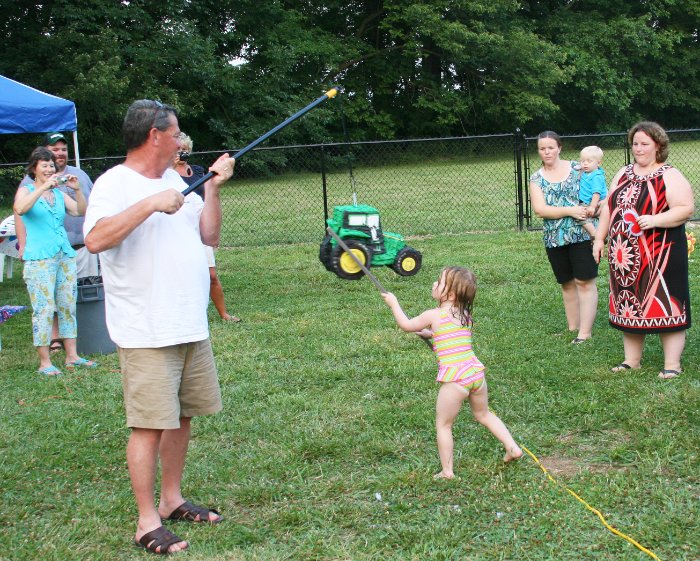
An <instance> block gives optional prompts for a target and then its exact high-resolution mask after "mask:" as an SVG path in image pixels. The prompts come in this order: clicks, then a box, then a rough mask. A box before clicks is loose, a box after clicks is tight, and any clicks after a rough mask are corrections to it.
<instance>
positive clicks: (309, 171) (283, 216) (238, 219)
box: [0, 129, 700, 246]
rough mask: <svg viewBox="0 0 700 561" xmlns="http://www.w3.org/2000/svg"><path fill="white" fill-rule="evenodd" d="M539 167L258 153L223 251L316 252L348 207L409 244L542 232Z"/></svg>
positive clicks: (614, 151) (693, 151) (453, 147)
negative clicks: (534, 196)
mask: <svg viewBox="0 0 700 561" xmlns="http://www.w3.org/2000/svg"><path fill="white" fill-rule="evenodd" d="M668 132H669V137H670V138H671V156H670V158H669V163H671V164H673V165H675V166H676V167H678V168H679V169H680V170H681V171H682V172H683V174H684V175H685V176H686V177H687V178H688V180H689V181H690V183H691V185H692V186H693V187H694V191H695V197H696V214H695V216H694V217H693V219H695V220H697V219H698V218H700V129H689V130H678V131H668ZM195 141H196V139H195ZM562 142H563V144H564V149H563V151H562V158H564V159H577V158H578V153H579V151H580V149H581V148H583V147H584V146H588V145H591V144H595V145H598V146H600V147H601V148H603V150H604V151H605V158H604V161H603V166H604V168H605V170H606V173H607V179H608V181H610V179H612V176H613V175H614V174H615V173H616V172H617V170H618V169H619V168H620V167H622V166H623V165H625V164H627V163H629V161H630V156H631V154H630V149H629V146H628V145H627V140H626V133H610V134H591V135H576V136H564V137H562ZM234 152H235V150H230V153H232V154H233V153H234ZM220 153H221V152H218V151H217V152H213V151H207V152H194V153H193V154H192V156H191V158H190V162H191V163H194V164H199V165H202V166H203V167H204V168H205V169H206V168H207V167H208V166H209V165H210V164H211V163H212V162H213V161H214V160H215V159H216V157H218V155H219V154H220ZM122 160H123V158H122V157H108V158H87V159H84V160H81V166H82V167H83V168H84V169H85V170H86V172H87V173H88V174H89V175H90V176H91V177H93V178H96V177H98V176H99V175H100V174H101V173H103V172H104V171H105V170H106V169H108V168H110V167H112V166H114V165H116V164H117V163H119V162H121V161H122ZM539 166H540V162H539V158H538V155H537V142H536V138H534V137H525V136H523V135H521V134H519V133H517V132H516V133H514V134H500V135H488V136H476V137H459V138H439V139H417V140H400V141H379V142H359V143H337V144H316V145H305V146H284V147H265V148H257V149H255V150H252V151H251V152H248V153H247V154H246V155H245V157H243V158H241V160H240V161H239V162H237V164H236V171H235V174H234V178H233V180H232V181H231V182H229V183H228V184H227V185H226V187H225V188H224V189H223V190H222V205H223V211H224V221H223V226H222V236H221V245H222V246H264V245H270V244H284V243H302V242H312V241H319V242H320V241H321V239H322V238H323V234H324V228H325V219H326V218H327V216H328V214H332V211H333V207H334V206H336V205H345V204H351V203H352V202H353V201H354V200H356V201H357V203H359V204H368V205H371V206H374V207H376V208H378V209H379V211H380V213H381V215H382V225H383V227H384V228H385V229H386V230H388V231H391V232H397V233H400V234H403V235H405V236H421V235H430V234H450V233H466V232H476V231H498V230H501V231H502V230H512V231H516V230H521V229H539V228H541V227H542V221H541V220H540V219H539V218H537V217H536V216H534V214H533V213H532V209H531V207H530V202H529V194H528V183H529V177H530V175H531V174H532V173H533V172H534V171H536V170H537V169H538V168H539ZM22 173H23V170H22V167H21V166H18V165H14V166H7V165H0V181H3V182H5V183H11V184H12V185H13V187H12V192H13V193H14V189H16V185H17V184H18V182H19V180H20V179H21V177H22ZM15 175H17V177H14V176H15ZM0 204H1V205H2V206H3V207H4V206H8V207H9V206H11V202H9V204H8V203H6V202H5V201H2V202H0Z"/></svg>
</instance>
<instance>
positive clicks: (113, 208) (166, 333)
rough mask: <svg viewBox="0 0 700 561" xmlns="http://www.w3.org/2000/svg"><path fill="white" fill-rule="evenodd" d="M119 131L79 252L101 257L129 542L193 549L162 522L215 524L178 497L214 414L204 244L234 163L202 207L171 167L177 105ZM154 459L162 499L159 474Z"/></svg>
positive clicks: (211, 184) (212, 516)
mask: <svg viewBox="0 0 700 561" xmlns="http://www.w3.org/2000/svg"><path fill="white" fill-rule="evenodd" d="M122 134H123V136H124V141H125V144H126V150H127V156H126V160H125V161H124V163H123V164H121V165H118V166H116V167H114V168H112V169H110V170H109V171H107V172H106V173H105V174H103V175H102V176H101V177H100V178H98V179H97V181H96V182H95V186H94V188H93V190H92V194H91V197H90V204H89V206H88V210H87V213H86V215H85V225H84V232H85V245H86V246H87V247H88V249H89V250H90V251H91V252H92V253H99V254H100V263H101V266H102V277H103V282H104V286H105V307H106V320H107V328H108V329H109V334H110V337H111V338H112V340H113V341H114V342H115V343H116V344H117V348H118V349H117V350H118V352H119V362H120V365H121V371H122V385H123V388H124V404H125V408H126V417H127V424H128V426H129V427H130V428H131V429H132V431H131V436H130V438H129V443H128V445H127V451H126V454H127V463H128V466H129V475H130V477H131V485H132V488H133V491H134V495H135V498H136V504H137V507H138V511H139V519H138V525H137V528H136V535H135V540H136V543H137V544H139V545H141V546H143V547H144V548H146V549H148V550H149V551H151V552H153V553H174V552H176V551H180V550H183V549H186V548H187V547H188V543H187V542H186V541H184V540H181V539H180V538H179V537H177V536H176V535H174V534H173V533H172V532H170V531H168V530H167V529H165V528H164V527H163V525H162V520H186V521H189V522H194V523H198V522H199V523H208V524H217V523H219V522H221V521H222V520H223V517H222V516H221V515H220V514H219V513H218V512H216V511H215V510H213V509H209V508H205V507H201V506H197V505H195V504H192V503H190V502H189V501H185V499H184V498H183V496H182V493H181V488H180V484H181V480H182V472H183V469H184V464H185V456H186V454H187V448H188V445H189V439H190V421H191V418H192V417H194V416H197V415H210V414H213V413H216V412H218V411H220V410H221V407H222V405H221V392H220V390H219V383H218V379H217V375H216V366H215V364H214V357H213V354H212V350H211V344H210V342H209V326H208V323H207V304H208V300H209V272H208V268H207V260H206V256H205V254H204V249H203V246H202V243H204V244H206V245H211V246H216V245H218V243H219V235H220V232H221V201H220V198H219V187H220V186H221V185H223V184H224V183H225V182H226V181H228V180H229V179H230V178H231V176H232V174H233V165H234V163H235V162H234V160H233V158H230V157H229V155H228V154H224V155H223V156H221V157H220V158H219V159H218V160H217V161H216V162H215V163H214V164H213V165H212V167H211V168H209V170H210V171H212V172H214V173H215V175H214V176H213V177H212V178H211V179H210V180H209V181H208V182H207V183H206V184H205V193H206V200H205V202H203V201H202V199H201V197H199V195H196V194H195V193H190V194H189V195H187V196H186V197H184V196H183V195H182V193H181V191H182V190H183V189H184V188H185V187H186V185H185V183H184V182H183V181H182V179H181V178H180V176H179V175H178V173H177V172H176V171H174V170H173V169H172V168H171V165H172V162H173V160H174V158H175V155H176V154H177V153H178V151H179V150H181V144H180V128H179V126H178V122H177V114H176V112H175V109H173V108H172V107H170V106H168V105H164V104H162V103H160V102H158V101H151V100H139V101H135V102H134V103H132V104H131V106H130V107H129V110H128V111H127V114H126V117H125V118H124V124H123V127H122ZM159 458H160V464H161V491H160V501H159V503H158V505H157V506H156V505H155V493H154V487H155V474H156V469H157V466H158V459H159Z"/></svg>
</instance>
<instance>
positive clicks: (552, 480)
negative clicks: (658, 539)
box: [522, 446, 660, 561]
mask: <svg viewBox="0 0 700 561" xmlns="http://www.w3.org/2000/svg"><path fill="white" fill-rule="evenodd" d="M522 449H523V450H525V452H527V453H528V455H529V456H530V457H531V458H532V459H533V460H535V463H536V464H537V465H538V466H540V469H541V470H542V471H543V472H544V474H545V475H546V476H547V477H548V478H549V480H550V481H551V482H552V483H554V484H555V485H557V486H559V487H563V488H564V489H566V490H567V491H568V492H569V493H570V494H571V495H573V497H574V498H575V499H576V500H577V501H579V502H580V503H581V504H582V505H583V506H585V507H586V508H587V509H588V510H590V511H591V512H593V513H595V514H596V515H597V516H598V518H600V521H601V522H602V523H603V525H604V526H605V527H606V528H607V529H608V530H610V531H611V532H612V533H613V534H615V535H616V536H620V537H621V538H623V539H625V540H627V541H628V542H629V543H631V544H632V545H633V546H635V547H636V548H638V549H640V550H641V551H643V552H644V553H646V554H647V555H649V556H650V557H652V558H654V559H656V561H660V559H659V558H658V557H657V556H656V555H654V553H652V552H651V551H649V550H648V549H647V548H646V547H644V546H642V545H640V544H639V543H637V542H636V541H634V540H633V539H632V538H630V537H629V536H627V535H625V534H623V533H622V532H620V531H619V530H616V529H615V528H613V527H612V526H611V525H610V524H608V522H607V521H606V520H605V518H604V517H603V515H602V514H601V513H600V511H599V510H596V509H595V508H593V507H592V506H591V505H589V504H588V503H587V502H586V501H584V500H583V499H582V498H581V497H579V496H578V495H577V494H576V493H574V492H573V491H572V490H571V489H569V488H568V487H566V486H564V485H562V484H561V483H559V482H558V481H557V480H556V479H554V478H553V477H552V476H551V475H549V472H548V471H547V468H545V467H544V466H543V465H542V463H541V462H540V461H539V460H538V459H537V457H536V456H535V455H534V454H533V453H532V452H530V450H528V449H527V448H525V446H522Z"/></svg>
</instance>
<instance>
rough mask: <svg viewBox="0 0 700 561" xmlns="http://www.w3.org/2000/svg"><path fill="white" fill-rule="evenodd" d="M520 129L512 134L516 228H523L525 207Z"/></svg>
mask: <svg viewBox="0 0 700 561" xmlns="http://www.w3.org/2000/svg"><path fill="white" fill-rule="evenodd" d="M521 138H522V135H521V134H520V129H519V128H516V129H515V134H514V135H513V161H514V164H515V193H516V197H517V200H516V203H515V204H516V208H517V222H518V230H520V231H521V232H522V230H523V220H524V217H525V209H524V207H523V168H522V146H521Z"/></svg>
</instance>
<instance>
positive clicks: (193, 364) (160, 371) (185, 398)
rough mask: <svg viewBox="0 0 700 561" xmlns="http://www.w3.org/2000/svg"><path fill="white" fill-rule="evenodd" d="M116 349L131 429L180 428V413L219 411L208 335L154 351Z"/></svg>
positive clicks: (195, 414)
mask: <svg viewBox="0 0 700 561" xmlns="http://www.w3.org/2000/svg"><path fill="white" fill-rule="evenodd" d="M117 350H118V351H119V363H120V365H121V370H122V387H123V388H124V406H125V408H126V422H127V424H128V426H129V427H131V428H142V429H177V428H180V418H181V417H196V416H199V415H211V414H213V413H217V412H219V411H221V408H222V404H221V390H220V388H219V380H218V378H217V375H216V365H215V364H214V354H213V353H212V350H211V343H210V341H209V339H205V340H204V341H196V342H194V343H182V344H180V345H172V346H170V347H161V348H156V349H123V348H121V347H118V348H117Z"/></svg>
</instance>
